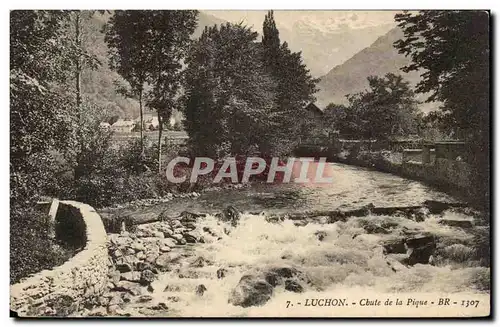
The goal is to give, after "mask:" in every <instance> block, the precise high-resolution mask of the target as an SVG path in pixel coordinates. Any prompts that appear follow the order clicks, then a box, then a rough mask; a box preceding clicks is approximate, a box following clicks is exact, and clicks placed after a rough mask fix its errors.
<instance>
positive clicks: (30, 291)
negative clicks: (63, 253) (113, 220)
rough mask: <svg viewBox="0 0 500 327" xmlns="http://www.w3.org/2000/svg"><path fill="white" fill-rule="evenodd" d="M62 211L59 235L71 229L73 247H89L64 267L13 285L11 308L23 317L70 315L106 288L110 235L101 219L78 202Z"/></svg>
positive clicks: (64, 205)
mask: <svg viewBox="0 0 500 327" xmlns="http://www.w3.org/2000/svg"><path fill="white" fill-rule="evenodd" d="M59 210H61V211H60V212H58V215H57V217H56V229H57V230H56V232H57V234H59V235H58V236H59V237H61V236H62V235H64V233H65V229H66V228H69V229H68V230H67V231H66V232H67V234H66V235H71V237H72V240H71V241H72V242H73V244H78V243H81V244H82V245H84V246H85V247H84V249H83V250H82V251H80V252H78V253H77V254H76V255H75V256H74V257H72V258H71V259H70V260H68V261H67V262H65V263H64V264H62V265H61V266H58V267H55V268H54V269H53V270H44V271H42V272H40V273H38V274H36V275H34V276H32V277H28V278H26V279H24V280H22V281H21V282H20V283H17V284H15V285H11V287H10V309H11V310H13V311H15V312H17V314H18V315H19V316H23V317H27V316H28V317H29V316H54V315H62V316H66V315H69V314H71V313H72V312H74V311H76V310H78V309H79V307H80V305H81V304H82V303H83V301H88V300H91V299H92V298H95V297H96V296H98V295H100V294H101V293H102V292H103V290H104V288H105V286H106V282H107V273H108V250H107V245H106V242H107V236H106V232H105V230H104V225H103V223H102V220H101V217H100V216H99V215H98V214H97V212H96V211H95V210H94V208H92V207H91V206H89V205H87V204H83V203H79V202H75V201H61V203H60V207H59ZM69 226H71V227H69Z"/></svg>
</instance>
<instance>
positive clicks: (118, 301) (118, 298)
mask: <svg viewBox="0 0 500 327" xmlns="http://www.w3.org/2000/svg"><path fill="white" fill-rule="evenodd" d="M122 303H123V300H122V297H121V296H120V294H116V295H115V296H113V297H112V298H111V300H109V303H108V306H112V305H118V304H122Z"/></svg>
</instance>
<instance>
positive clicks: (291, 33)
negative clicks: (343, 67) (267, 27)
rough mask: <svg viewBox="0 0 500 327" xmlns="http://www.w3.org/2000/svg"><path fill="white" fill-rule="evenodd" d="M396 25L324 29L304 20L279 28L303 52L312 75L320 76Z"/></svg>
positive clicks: (282, 35)
mask: <svg viewBox="0 0 500 327" xmlns="http://www.w3.org/2000/svg"><path fill="white" fill-rule="evenodd" d="M393 26H394V24H392V23H391V24H384V25H380V26H371V27H366V28H357V29H354V28H346V29H343V30H338V31H323V30H319V29H317V28H314V27H312V26H309V25H306V24H304V23H301V22H296V23H295V24H294V25H293V27H292V28H291V29H287V28H284V27H281V28H280V38H281V41H286V42H287V43H288V44H289V46H290V49H292V50H293V51H302V58H303V59H304V63H305V64H306V65H307V68H309V70H310V71H311V74H312V75H313V76H315V77H319V76H322V75H324V74H325V73H327V72H328V71H329V70H330V69H331V68H332V67H335V66H336V65H339V64H341V63H343V62H344V61H346V60H347V59H349V58H350V57H351V56H352V55H353V54H356V53H357V52H359V51H360V50H362V49H363V48H365V47H366V46H367V45H369V44H372V43H373V42H374V41H375V40H376V39H377V38H378V37H379V36H380V35H384V34H385V33H387V31H389V30H390V29H391V27H393Z"/></svg>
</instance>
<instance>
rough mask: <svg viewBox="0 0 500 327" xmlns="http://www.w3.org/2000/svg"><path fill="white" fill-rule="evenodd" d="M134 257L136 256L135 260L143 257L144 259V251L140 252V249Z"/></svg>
mask: <svg viewBox="0 0 500 327" xmlns="http://www.w3.org/2000/svg"><path fill="white" fill-rule="evenodd" d="M135 257H136V258H137V260H144V259H146V253H144V252H142V251H141V252H138V253H137V254H136V255H135Z"/></svg>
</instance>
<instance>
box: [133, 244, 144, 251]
mask: <svg viewBox="0 0 500 327" xmlns="http://www.w3.org/2000/svg"><path fill="white" fill-rule="evenodd" d="M132 249H134V250H135V252H141V251H145V250H146V247H145V246H144V244H142V243H140V242H135V243H134V244H132Z"/></svg>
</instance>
